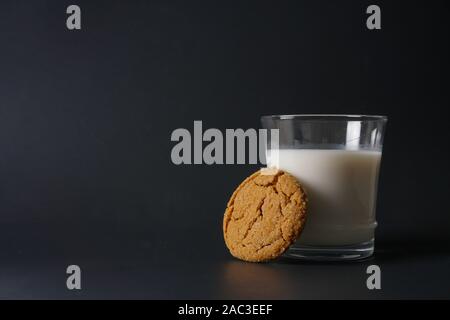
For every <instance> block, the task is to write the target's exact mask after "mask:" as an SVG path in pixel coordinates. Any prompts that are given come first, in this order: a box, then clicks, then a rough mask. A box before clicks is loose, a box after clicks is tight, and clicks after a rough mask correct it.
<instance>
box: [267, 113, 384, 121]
mask: <svg viewBox="0 0 450 320" xmlns="http://www.w3.org/2000/svg"><path fill="white" fill-rule="evenodd" d="M387 119H388V117H387V116H383V115H365V114H279V115H266V116H261V120H311V121H387Z"/></svg>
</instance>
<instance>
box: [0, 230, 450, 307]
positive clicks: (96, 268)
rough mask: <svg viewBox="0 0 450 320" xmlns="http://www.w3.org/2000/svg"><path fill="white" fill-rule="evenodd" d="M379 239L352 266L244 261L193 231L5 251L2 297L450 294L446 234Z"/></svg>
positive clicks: (0, 280)
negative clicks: (377, 276)
mask: <svg viewBox="0 0 450 320" xmlns="http://www.w3.org/2000/svg"><path fill="white" fill-rule="evenodd" d="M175 240H176V241H175ZM378 242H379V243H378V245H377V248H376V253H375V255H374V256H373V257H372V258H369V259H367V260H364V261H359V262H346V263H316V262H300V261H294V260H288V259H283V258H282V259H279V260H277V261H274V262H270V263H262V264H255V263H245V262H241V261H238V260H235V259H233V258H232V257H231V256H230V255H229V254H228V253H227V251H226V249H225V248H224V247H223V246H222V245H221V244H220V243H219V242H217V243H216V244H214V243H213V244H211V243H209V244H205V243H202V241H201V240H200V239H196V238H195V236H194V237H190V236H189V234H185V235H184V237H183V238H177V239H174V240H170V239H160V240H155V241H154V242H152V243H150V242H147V243H145V242H142V243H141V245H139V246H137V247H132V246H126V245H123V243H122V246H121V249H120V251H115V250H114V247H116V246H117V243H116V242H115V241H114V240H113V241H112V242H111V246H108V245H107V244H106V243H105V244H104V247H103V248H100V246H99V244H98V243H97V244H95V243H93V244H92V250H87V252H86V250H84V252H83V254H80V253H79V252H77V251H76V249H75V250H70V249H68V250H67V251H66V250H63V248H59V249H57V250H56V246H54V247H53V248H51V249H49V248H41V249H39V250H37V251H36V250H35V251H34V252H30V251H27V250H15V253H12V252H11V250H10V251H9V253H8V251H7V250H6V251H5V250H3V253H2V259H1V261H2V262H1V264H0V298H7V299H16V298H18V299H24V298H25V299H48V298H52V299H53V298H56V299H103V298H106V299H110V298H111V299H418V298H420V299H442V298H446V299H448V298H450V277H449V276H448V272H449V270H450V251H449V250H448V245H445V242H443V240H442V239H439V238H436V239H433V241H430V239H429V240H428V241H423V240H420V239H409V240H402V241H398V240H397V241H395V240H394V239H392V240H389V241H387V240H386V241H381V240H380V241H378ZM187 244H190V245H189V246H188V245H187ZM74 248H75V247H74ZM213 248H214V249H213ZM52 254H53V256H52ZM71 264H77V265H79V266H80V268H81V286H82V289H81V290H79V291H77V290H73V291H70V290H68V289H67V288H66V277H67V275H66V268H67V266H68V265H71ZM372 264H376V265H378V266H379V267H380V268H381V290H368V289H367V287H366V279H367V277H368V275H367V274H366V269H367V266H369V265H372Z"/></svg>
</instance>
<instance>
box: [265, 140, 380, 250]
mask: <svg viewBox="0 0 450 320" xmlns="http://www.w3.org/2000/svg"><path fill="white" fill-rule="evenodd" d="M278 152H279V166H278V167H279V168H280V169H282V170H285V171H287V172H289V173H290V174H292V175H293V176H295V177H296V178H297V179H298V180H299V181H300V183H301V184H302V186H303V187H304V188H305V191H306V193H307V195H308V198H309V203H308V205H309V208H308V216H307V220H306V225H305V228H304V230H303V232H302V234H301V235H300V237H299V239H298V241H297V244H298V245H315V246H339V245H350V244H358V243H361V242H365V241H369V240H371V239H373V237H374V230H375V227H376V221H375V203H376V194H377V192H376V191H377V180H378V170H379V166H380V160H381V152H377V151H347V150H319V149H295V150H294V149H285V150H278ZM271 155H274V156H275V155H276V152H270V151H269V153H268V166H276V163H275V159H271Z"/></svg>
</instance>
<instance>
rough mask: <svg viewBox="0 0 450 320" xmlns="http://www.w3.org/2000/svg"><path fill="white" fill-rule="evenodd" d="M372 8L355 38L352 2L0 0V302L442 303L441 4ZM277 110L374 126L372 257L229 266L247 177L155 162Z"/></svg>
mask: <svg viewBox="0 0 450 320" xmlns="http://www.w3.org/2000/svg"><path fill="white" fill-rule="evenodd" d="M73 3H75V4H78V5H79V6H80V7H81V10H82V30H80V31H69V30H67V28H66V26H65V22H66V17H67V15H66V13H65V12H66V8H67V6H68V5H70V4H73ZM374 3H375V4H378V5H379V6H380V7H381V11H382V29H381V30H374V31H370V30H368V29H367V28H366V25H365V23H366V18H367V16H368V15H367V14H366V13H365V11H366V8H367V6H368V5H369V4H372V2H367V1H331V0H329V1H323V0H321V1H312V0H310V1H273V2H267V1H176V2H174V1H127V2H125V1H76V2H73V1H2V2H1V4H0V298H449V297H450V289H449V285H450V282H449V278H450V277H449V276H448V273H447V272H448V270H449V266H450V248H449V247H450V212H449V209H448V207H449V206H448V201H449V184H450V183H449V179H450V175H449V163H450V154H449V131H448V130H449V129H448V123H449V120H448V117H447V116H446V115H447V113H448V112H447V110H448V108H449V80H448V78H449V74H450V73H449V72H450V70H449V69H450V68H449V53H450V52H449V32H448V29H449V28H448V19H449V18H448V17H449V14H450V12H449V8H448V5H447V4H445V2H444V1H427V2H425V1H424V2H413V1H395V2H394V1H390V2H389V1H376V2H374ZM292 113H347V114H348V113H350V114H383V115H387V116H388V117H389V122H388V127H387V135H386V138H385V147H384V153H383V161H382V170H381V177H380V186H379V187H380V190H379V195H378V199H379V201H378V210H377V220H378V222H379V227H378V229H377V250H376V254H375V257H374V258H373V259H372V260H369V261H365V262H362V263H350V264H317V263H292V262H289V261H285V260H280V261H277V262H273V263H270V264H260V265H256V264H248V263H242V262H239V261H236V260H234V259H232V258H231V256H230V255H229V254H228V252H227V250H226V248H225V246H224V244H223V240H222V230H221V224H222V215H223V211H224V208H225V205H226V202H227V200H228V197H229V196H230V195H231V192H232V191H233V190H234V188H235V187H236V186H237V185H238V184H239V182H240V181H241V180H242V179H243V178H244V177H246V176H247V175H248V174H249V173H251V172H252V171H254V170H256V169H257V168H258V166H251V165H222V166H220V165H215V166H207V165H191V166H188V165H184V166H176V165H174V164H172V163H171V159H170V151H171V148H172V147H173V145H174V143H173V142H171V141H170V135H171V133H172V131H173V130H174V129H176V128H187V129H189V130H190V131H192V128H193V121H194V120H202V121H203V126H204V128H210V127H213V128H219V129H225V128H252V127H253V128H257V127H259V117H260V116H261V115H266V114H292ZM373 263H375V264H378V265H380V266H381V268H382V281H383V282H382V287H383V289H382V290H381V291H378V292H373V291H369V290H367V289H366V286H365V279H366V277H367V275H366V274H365V268H366V267H367V265H369V264H373ZM69 264H78V265H80V267H81V268H82V275H83V282H82V286H83V289H82V290H81V291H79V292H73V291H68V290H67V289H66V288H65V279H66V274H65V268H66V267H67V265H69Z"/></svg>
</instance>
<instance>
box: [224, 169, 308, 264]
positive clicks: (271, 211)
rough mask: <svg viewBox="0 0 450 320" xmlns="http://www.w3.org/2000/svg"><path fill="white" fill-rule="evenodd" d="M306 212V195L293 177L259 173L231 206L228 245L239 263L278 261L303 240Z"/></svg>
mask: <svg viewBox="0 0 450 320" xmlns="http://www.w3.org/2000/svg"><path fill="white" fill-rule="evenodd" d="M306 209H307V198H306V194H305V192H304V190H303V189H302V187H301V186H300V184H299V183H298V181H297V180H296V179H295V178H294V177H293V176H291V175H290V174H288V173H286V172H284V171H281V170H278V171H275V172H272V173H270V172H269V173H268V172H265V173H264V174H262V173H261V171H258V172H255V173H254V174H252V175H251V176H250V177H248V178H247V179H245V180H244V181H243V182H242V183H241V184H240V185H239V187H238V188H237V189H236V191H235V192H234V193H233V195H232V196H231V199H230V200H229V202H228V205H227V209H226V210H225V215H224V219H223V234H224V238H225V243H226V245H227V247H228V249H229V250H230V253H231V254H232V255H233V256H234V257H236V258H238V259H242V260H245V261H252V262H259V261H266V260H271V259H274V258H276V257H278V256H280V255H281V254H282V253H283V252H284V251H285V250H286V249H287V248H288V247H289V246H290V245H291V244H292V243H293V242H294V241H295V240H296V239H297V237H298V236H299V234H300V232H301V231H302V229H303V226H304V224H305V218H306Z"/></svg>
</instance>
